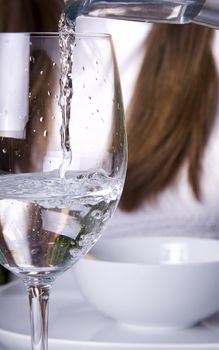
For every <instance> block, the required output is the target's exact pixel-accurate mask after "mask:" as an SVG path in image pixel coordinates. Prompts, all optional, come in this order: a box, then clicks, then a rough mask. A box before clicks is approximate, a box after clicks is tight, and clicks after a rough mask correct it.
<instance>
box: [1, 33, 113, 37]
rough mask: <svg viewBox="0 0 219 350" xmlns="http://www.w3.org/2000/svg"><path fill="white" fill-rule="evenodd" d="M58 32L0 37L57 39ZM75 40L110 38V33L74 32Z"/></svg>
mask: <svg viewBox="0 0 219 350" xmlns="http://www.w3.org/2000/svg"><path fill="white" fill-rule="evenodd" d="M59 35H60V34H59V32H0V37H1V36H3V37H4V36H5V37H7V36H30V37H31V38H57V37H59ZM74 36H75V38H76V39H77V38H79V39H80V38H85V39H86V38H98V37H100V38H110V37H111V34H110V33H102V32H101V33H96V32H75V33H74Z"/></svg>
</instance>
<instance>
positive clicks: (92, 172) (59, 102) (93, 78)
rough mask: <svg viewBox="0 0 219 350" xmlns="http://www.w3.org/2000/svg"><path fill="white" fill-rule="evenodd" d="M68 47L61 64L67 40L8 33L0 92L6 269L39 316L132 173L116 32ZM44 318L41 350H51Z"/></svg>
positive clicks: (0, 252) (0, 62)
mask: <svg viewBox="0 0 219 350" xmlns="http://www.w3.org/2000/svg"><path fill="white" fill-rule="evenodd" d="M68 39H69V42H68V43H69V44H68V46H67V47H66V48H65V52H62V54H61V57H60V40H62V39H61V38H60V36H59V35H57V34H52V33H51V34H42V33H41V34H39V33H35V34H34V33H33V34H31V33H20V34H15V33H13V34H0V44H1V43H2V45H3V47H4V50H3V52H4V54H5V58H4V59H1V58H0V70H2V71H5V72H7V74H4V75H3V76H4V79H5V78H7V80H4V81H3V82H1V83H2V84H5V89H4V91H3V90H2V91H0V102H1V106H0V108H1V111H2V113H1V114H0V176H1V179H0V263H1V264H2V265H3V266H4V267H6V268H7V269H9V270H11V271H12V272H14V273H15V274H17V275H18V276H20V277H22V278H23V280H24V283H25V284H26V286H27V289H28V293H29V297H30V305H31V310H32V311H31V313H32V314H33V313H34V312H35V311H36V310H34V306H33V300H34V298H35V299H37V303H39V305H40V307H39V309H41V311H42V310H44V308H46V302H45V300H46V296H47V297H48V293H49V288H50V286H51V284H52V282H53V280H54V279H55V278H56V276H57V275H58V274H60V273H63V272H64V271H65V270H66V269H68V268H69V267H71V266H72V265H73V264H74V263H75V262H76V261H77V260H78V259H79V258H80V257H81V256H82V255H84V254H86V253H87V252H88V250H89V249H90V248H91V247H92V246H93V245H94V244H95V242H96V241H97V240H98V238H99V237H100V235H101V233H102V230H103V229H104V227H105V225H106V223H107V222H108V220H109V219H110V218H111V216H112V214H113V212H114V210H115V208H116V205H117V203H118V200H119V197H120V195H121V191H122V187H123V182H124V176H125V170H126V162H127V159H126V158H127V157H126V137H125V129H124V115H123V107H122V96H121V90H120V83H119V74H118V69H117V65H116V58H115V54H114V50H113V44H112V40H111V38H110V36H109V35H107V34H75V35H74V36H72V35H70V36H69V38H68ZM61 48H62V49H63V47H62V46H61ZM15 49H16V50H17V53H18V55H17V58H16V59H17V60H18V61H19V62H16V65H17V67H16V69H17V70H16V71H17V75H16V80H15V81H13V79H12V80H11V79H9V72H10V65H11V64H12V63H13V60H16V59H15V58H14V57H12V52H14V50H15ZM3 56H4V55H3ZM0 80H1V78H0ZM20 90H21V92H20ZM15 96H16V99H15ZM14 104H15V105H14ZM8 106H9V107H10V106H12V107H13V108H12V107H10V108H9V107H8ZM42 295H43V297H44V299H42ZM44 304H45V305H44ZM35 309H36V308H35ZM43 314H44V311H42V312H41V327H42V328H44V327H45V324H46V323H45V322H44V321H43V317H44V315H43ZM34 317H35V316H33V315H32V335H33V342H32V346H33V349H35V348H37V349H41V348H42V349H45V348H46V346H47V345H46V343H47V340H46V338H47V337H45V339H42V337H41V338H40V335H39V334H38V337H37V336H36V334H35V330H36V328H37V327H36V325H35V322H38V321H36V320H35V319H36V318H34ZM38 328H40V327H38ZM42 333H44V334H45V330H44V331H43V332H42ZM34 339H35V340H34ZM36 339H38V340H36ZM41 343H42V344H41Z"/></svg>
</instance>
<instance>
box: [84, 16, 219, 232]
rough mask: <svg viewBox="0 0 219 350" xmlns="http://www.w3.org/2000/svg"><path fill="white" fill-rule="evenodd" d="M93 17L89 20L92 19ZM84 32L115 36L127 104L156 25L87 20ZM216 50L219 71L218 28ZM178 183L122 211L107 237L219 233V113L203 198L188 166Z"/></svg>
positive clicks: (206, 160)
mask: <svg viewBox="0 0 219 350" xmlns="http://www.w3.org/2000/svg"><path fill="white" fill-rule="evenodd" d="M88 21H89V22H88ZM84 23H85V22H83V19H82V20H81V21H80V23H79V26H78V28H79V31H81V30H83V29H87V30H88V28H89V30H93V31H104V30H105V31H107V32H110V33H111V34H112V36H113V41H114V46H115V50H116V56H117V60H118V64H119V70H120V76H121V84H122V90H123V97H124V105H125V108H126V107H127V106H128V103H129V100H130V97H131V95H132V93H133V89H134V83H135V81H136V78H137V73H138V71H139V68H140V65H141V62H142V58H143V53H144V47H143V45H142V43H143V41H144V39H145V37H146V35H147V33H148V31H149V29H150V26H151V25H150V24H146V23H137V22H126V21H119V20H106V19H99V18H98V19H93V18H90V19H88V18H86V24H84ZM213 51H214V55H215V58H216V63H217V68H218V72H219V31H215V37H214V44H213ZM179 175H180V176H179V181H178V183H177V184H176V185H175V186H174V187H171V188H168V189H167V190H165V191H164V192H162V194H160V195H159V197H158V198H157V201H156V202H155V203H154V204H153V205H152V204H148V203H146V204H145V205H143V206H142V208H141V209H139V210H137V211H134V212H132V213H127V212H123V211H121V210H120V209H119V208H118V209H117V210H116V213H115V214H114V217H113V218H112V219H111V221H110V223H109V225H108V227H107V229H106V230H105V233H104V236H105V237H107V236H109V235H110V236H111V235H112V236H121V235H189V236H199V237H219V111H218V116H217V118H216V121H215V125H214V128H213V130H212V134H211V137H210V139H209V142H208V145H207V147H206V149H205V153H204V158H203V176H202V178H201V188H202V194H203V200H202V202H198V201H197V200H196V199H195V198H194V196H193V194H192V191H191V188H190V185H189V183H188V181H187V171H186V166H185V167H184V168H183V169H182V171H181V173H180V174H179Z"/></svg>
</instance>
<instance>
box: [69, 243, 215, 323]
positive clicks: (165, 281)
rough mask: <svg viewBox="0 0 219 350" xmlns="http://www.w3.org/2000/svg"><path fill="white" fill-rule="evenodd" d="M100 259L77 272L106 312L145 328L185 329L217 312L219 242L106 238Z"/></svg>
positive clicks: (81, 285)
mask: <svg viewBox="0 0 219 350" xmlns="http://www.w3.org/2000/svg"><path fill="white" fill-rule="evenodd" d="M93 254H94V255H95V256H96V257H97V260H90V259H82V260H81V261H79V262H78V263H77V264H76V265H75V266H74V274H75V277H76V280H77V282H78V286H79V288H80V290H81V292H82V294H83V295H84V297H85V298H86V299H87V300H88V301H89V302H90V303H91V304H92V305H93V306H94V307H95V308H96V309H97V310H99V311H100V312H101V313H102V314H104V315H106V316H108V317H111V318H113V319H115V320H118V321H120V322H123V323H126V324H131V325H138V326H139V325H140V326H146V327H162V328H182V327H189V326H191V325H194V324H196V323H197V322H199V321H200V320H202V319H204V318H206V317H208V316H210V315H212V314H213V313H215V312H217V311H218V310H219V242H218V241H216V240H213V239H212V240H211V239H196V238H173V237H172V238H171V237H169V238H160V237H156V238H147V237H142V238H139V237H136V238H120V239H117V238H116V239H115V238H114V239H106V238H105V239H102V240H101V241H100V242H98V244H97V246H96V247H95V248H94V249H93Z"/></svg>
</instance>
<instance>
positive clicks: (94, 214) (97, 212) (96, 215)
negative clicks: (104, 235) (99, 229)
mask: <svg viewBox="0 0 219 350" xmlns="http://www.w3.org/2000/svg"><path fill="white" fill-rule="evenodd" d="M91 216H92V218H94V219H97V220H99V219H101V218H102V212H101V211H100V210H98V209H97V210H93V211H92V213H91Z"/></svg>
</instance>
